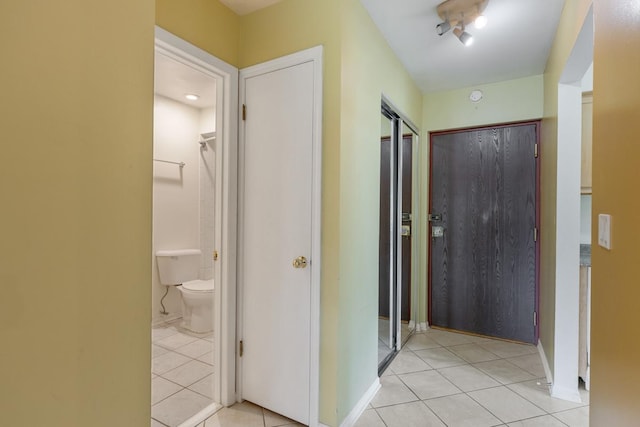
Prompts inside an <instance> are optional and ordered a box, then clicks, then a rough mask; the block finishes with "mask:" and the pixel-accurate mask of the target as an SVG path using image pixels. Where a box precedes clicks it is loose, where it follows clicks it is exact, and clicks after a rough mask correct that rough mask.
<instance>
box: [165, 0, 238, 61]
mask: <svg viewBox="0 0 640 427" xmlns="http://www.w3.org/2000/svg"><path fill="white" fill-rule="evenodd" d="M156 25H158V26H159V27H162V28H164V29H165V30H167V31H169V32H171V33H173V34H175V35H176V36H178V37H180V38H182V39H184V40H187V41H188V42H189V43H191V44H193V45H196V46H198V47H199V48H200V49H202V50H205V51H207V52H209V53H211V54H212V55H215V56H216V57H217V58H219V59H222V60H223V61H225V62H227V63H229V64H231V65H233V66H236V67H237V66H238V45H239V40H240V18H239V17H238V15H236V14H235V13H234V12H233V11H231V10H230V9H229V8H227V7H226V6H225V5H223V4H222V3H220V2H219V1H217V0H190V1H188V2H185V1H182V0H156Z"/></svg>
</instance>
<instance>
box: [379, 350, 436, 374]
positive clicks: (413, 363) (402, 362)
mask: <svg viewBox="0 0 640 427" xmlns="http://www.w3.org/2000/svg"><path fill="white" fill-rule="evenodd" d="M389 367H390V368H391V370H392V371H393V372H394V373H395V374H407V373H409V372H419V371H426V370H429V369H431V366H429V365H428V364H427V363H426V362H425V361H424V360H422V359H420V358H419V357H418V356H416V355H415V354H414V353H413V352H411V351H401V352H400V353H398V355H397V356H396V357H395V358H394V359H393V362H391V365H390V366H389Z"/></svg>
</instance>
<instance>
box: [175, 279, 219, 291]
mask: <svg viewBox="0 0 640 427" xmlns="http://www.w3.org/2000/svg"><path fill="white" fill-rule="evenodd" d="M182 288H183V289H185V290H187V291H192V292H213V279H209V280H190V281H188V282H184V283H183V284H182Z"/></svg>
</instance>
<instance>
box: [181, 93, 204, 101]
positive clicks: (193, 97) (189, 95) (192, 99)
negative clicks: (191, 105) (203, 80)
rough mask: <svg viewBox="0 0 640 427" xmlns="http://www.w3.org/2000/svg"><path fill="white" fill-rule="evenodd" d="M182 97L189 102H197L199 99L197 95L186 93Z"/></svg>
mask: <svg viewBox="0 0 640 427" xmlns="http://www.w3.org/2000/svg"><path fill="white" fill-rule="evenodd" d="M184 97H185V98H187V99H188V100H189V101H197V100H198V99H200V97H199V96H198V95H194V94H193V93H187V94H186V95H185V96H184Z"/></svg>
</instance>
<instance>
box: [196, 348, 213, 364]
mask: <svg viewBox="0 0 640 427" xmlns="http://www.w3.org/2000/svg"><path fill="white" fill-rule="evenodd" d="M196 359H198V360H199V361H201V362H204V363H206V364H207V365H213V351H212V352H209V353H205V354H203V355H202V356H200V357H196Z"/></svg>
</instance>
